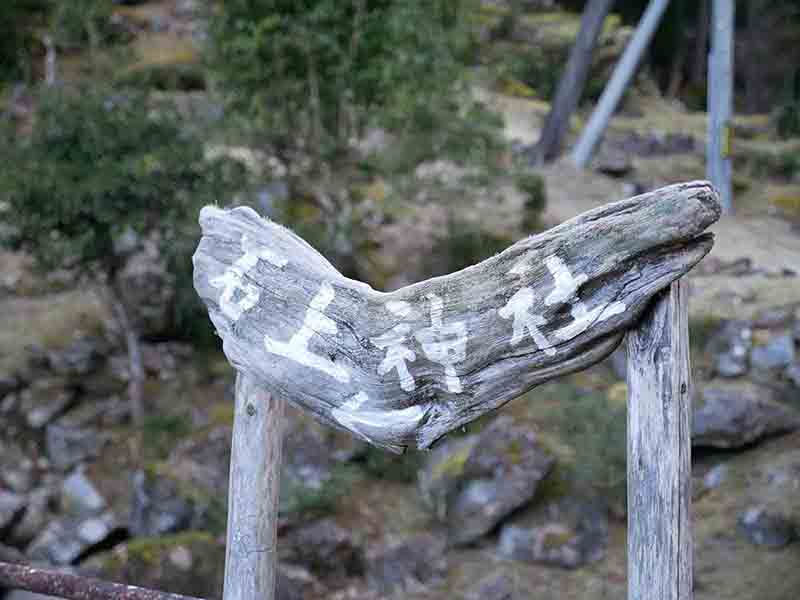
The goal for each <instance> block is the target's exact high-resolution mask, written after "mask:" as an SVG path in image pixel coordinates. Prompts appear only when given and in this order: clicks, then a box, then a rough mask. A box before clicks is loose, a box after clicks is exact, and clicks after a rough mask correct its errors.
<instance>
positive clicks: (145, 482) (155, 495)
mask: <svg viewBox="0 0 800 600" xmlns="http://www.w3.org/2000/svg"><path fill="white" fill-rule="evenodd" d="M131 487H132V493H131V496H132V498H131V517H130V522H129V524H128V529H129V531H130V533H131V535H132V536H134V537H156V536H161V535H166V534H170V533H177V532H179V531H183V530H185V529H188V528H189V527H190V526H191V524H192V518H193V517H194V507H193V506H192V503H191V502H189V501H188V500H187V499H186V498H183V497H181V495H180V494H179V493H178V489H177V486H176V485H175V483H174V482H172V481H170V480H169V479H167V478H166V477H148V476H147V475H146V474H145V473H144V472H143V471H137V472H136V473H134V474H133V478H132V482H131Z"/></svg>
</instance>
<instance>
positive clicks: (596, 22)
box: [533, 0, 614, 164]
mask: <svg viewBox="0 0 800 600" xmlns="http://www.w3.org/2000/svg"><path fill="white" fill-rule="evenodd" d="M613 4H614V0H590V1H589V2H587V3H586V7H585V8H584V9H583V16H582V17H581V28H580V30H579V31H578V37H577V38H575V43H574V44H573V46H572V50H570V53H569V60H568V61H567V66H566V67H565V68H564V73H563V74H562V75H561V79H560V80H559V82H558V90H557V91H556V95H555V98H553V101H552V104H551V106H550V112H549V113H547V120H546V121H545V122H544V127H543V128H542V135H541V136H540V137H539V142H538V143H537V144H536V148H535V150H534V156H533V162H534V163H537V164H541V163H544V162H546V161H550V160H554V159H556V158H558V155H559V154H561V144H562V143H563V141H564V136H565V135H566V134H567V131H568V130H569V120H570V117H571V116H572V113H574V112H575V109H576V108H577V106H578V102H580V99H581V95H583V89H584V87H586V79H587V77H588V74H589V67H591V65H592V54H593V53H594V49H595V46H596V45H597V39H598V38H599V37H600V33H601V32H602V31H603V23H605V20H606V16H608V12H609V11H610V10H611V7H612V6H613Z"/></svg>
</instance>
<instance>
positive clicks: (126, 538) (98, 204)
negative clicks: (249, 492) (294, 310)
mask: <svg viewBox="0 0 800 600" xmlns="http://www.w3.org/2000/svg"><path fill="white" fill-rule="evenodd" d="M586 4H587V2H584V1H580V0H559V1H557V0H348V1H341V0H298V1H291V0H220V1H211V0H208V1H202V0H4V1H3V2H1V3H0V245H1V246H2V250H1V251H0V314H3V317H2V318H1V319H0V420H2V422H3V425H4V427H3V428H2V432H0V559H3V558H4V557H7V556H17V557H18V556H19V554H15V553H20V552H21V553H23V554H24V556H26V557H27V558H33V559H37V560H43V561H49V562H51V563H55V564H59V565H74V566H76V567H78V568H80V569H81V570H83V571H86V572H92V573H96V574H100V575H102V576H104V577H111V578H118V579H123V580H126V581H130V582H131V583H137V584H140V585H151V586H154V587H158V588H160V589H166V590H174V591H178V592H182V593H189V594H196V595H202V596H206V597H213V596H216V595H218V588H219V581H220V576H221V571H220V567H221V564H222V558H221V557H222V556H223V554H221V553H222V552H223V550H224V549H223V548H222V545H221V536H222V534H223V532H224V525H225V501H224V498H226V497H227V496H226V493H225V489H226V485H227V460H228V456H229V435H230V424H231V419H232V409H231V396H230V395H231V381H232V372H231V369H230V367H229V366H228V365H227V363H226V361H225V360H224V357H222V355H221V352H220V348H219V344H218V338H217V337H216V336H215V334H214V332H213V330H212V328H211V324H210V323H209V322H208V319H207V317H206V313H205V310H204V308H203V307H202V306H201V305H200V303H199V301H198V299H197V298H196V294H195V293H194V290H193V287H192V284H191V274H192V273H191V254H192V252H193V250H194V247H195V245H196V243H197V240H198V237H199V228H198V225H197V214H198V211H199V209H200V208H201V207H202V206H203V205H205V204H209V203H216V204H218V205H221V206H228V205H234V204H248V205H251V206H253V207H255V208H256V209H257V210H258V211H259V212H260V213H261V214H263V215H265V216H267V217H269V218H272V219H275V220H276V221H279V222H281V223H283V224H286V225H287V226H289V227H291V228H292V229H293V230H295V231H297V232H298V233H299V234H300V235H302V236H303V237H304V238H305V239H307V240H308V241H309V242H310V243H312V245H314V246H315V247H316V248H317V249H318V250H320V251H321V252H322V253H323V254H324V255H325V256H326V257H328V258H329V259H330V260H331V261H332V262H333V263H334V264H335V265H336V266H337V267H338V268H339V269H340V270H341V271H342V272H344V273H345V274H346V275H348V276H350V277H353V278H356V279H359V280H362V281H366V282H368V283H370V284H371V285H373V286H375V287H376V288H379V289H395V288H397V287H400V286H403V285H406V284H409V283H413V282H415V281H418V280H421V279H425V278H428V277H431V276H435V275H440V274H443V273H447V272H451V271H454V270H457V269H461V268H463V267H466V266H468V265H470V264H473V263H475V262H478V261H480V260H482V259H484V258H486V257H488V256H491V255H492V254H494V253H496V252H498V251H500V250H502V249H504V248H505V247H507V246H508V245H510V244H511V243H513V242H514V241H516V240H518V239H521V238H522V237H524V236H527V235H530V234H532V233H536V232H538V231H541V230H543V229H544V228H546V227H549V226H552V225H555V224H557V223H559V222H561V221H563V220H565V219H567V218H570V217H572V216H574V215H575V214H578V213H580V212H582V211H585V210H588V209H589V208H592V207H594V206H597V205H599V204H603V203H605V202H609V201H612V200H617V199H620V198H622V197H625V196H630V195H633V194H634V193H638V192H640V191H642V190H648V189H653V188H655V187H658V186H660V185H665V184H668V183H672V182H675V181H684V180H689V179H695V178H702V177H703V176H704V151H705V126H706V114H705V110H706V87H707V82H706V61H707V50H708V28H709V6H710V2H708V1H705V0H704V1H690V0H673V2H672V3H671V4H670V8H669V9H668V11H667V14H666V15H665V18H664V20H663V22H662V24H661V26H660V28H659V30H658V32H657V34H656V36H655V39H654V41H653V43H652V44H651V47H650V49H649V51H648V53H647V55H646V58H645V60H644V62H643V64H642V66H641V68H640V69H639V71H638V74H637V77H636V79H635V81H634V83H633V85H632V86H631V87H630V89H629V90H627V92H626V96H625V99H624V102H623V105H622V107H621V108H620V110H619V111H618V114H617V115H616V116H615V119H614V121H613V122H612V124H611V127H610V128H609V131H608V132H607V134H606V137H605V140H604V142H603V145H602V147H601V149H600V151H599V152H598V156H597V158H596V160H595V161H594V162H593V164H592V166H591V168H590V169H586V170H579V169H576V168H575V167H573V166H572V165H571V164H570V163H569V161H566V160H560V161H555V162H553V163H549V164H546V165H540V166H534V165H533V164H532V162H533V161H532V160H531V156H532V154H531V153H532V150H533V148H534V146H535V144H536V142H537V139H538V135H539V132H540V130H541V127H542V124H543V122H544V119H545V117H546V115H547V113H548V110H549V108H550V107H549V102H550V100H551V99H552V97H553V95H554V93H555V89H556V87H557V85H558V82H559V78H560V76H561V74H562V71H563V68H564V65H565V63H566V60H567V56H568V55H569V52H570V49H571V47H572V44H573V43H574V41H575V37H576V35H577V33H578V29H579V24H580V17H581V11H582V10H583V9H584V8H585V6H586ZM646 5H647V2H646V1H645V0H618V1H617V2H615V3H614V4H613V10H612V13H611V14H610V15H609V16H608V17H607V18H606V20H605V24H604V26H603V30H602V33H601V34H600V38H599V41H598V45H597V49H596V52H595V53H594V57H593V60H592V64H591V68H590V71H589V79H588V82H587V86H586V89H585V91H584V94H583V96H582V98H581V102H580V105H579V110H578V113H577V114H576V115H575V116H574V117H573V119H572V121H571V128H570V133H569V135H568V143H569V142H571V141H573V140H574V139H575V136H576V134H577V133H578V132H579V131H580V129H581V127H582V125H583V124H584V123H585V121H586V119H587V117H588V115H589V113H590V111H591V109H592V106H593V104H594V102H595V101H596V100H597V98H598V97H599V95H600V94H601V92H602V90H603V87H604V86H605V84H606V82H607V81H608V78H609V76H610V73H611V71H612V69H613V67H614V65H615V63H616V61H617V60H618V59H619V56H620V54H621V52H622V51H623V50H624V48H625V45H626V43H627V41H628V40H629V39H630V36H631V34H632V28H633V27H634V26H635V24H636V22H637V21H638V19H639V17H640V16H641V14H642V12H643V10H644V9H645V7H646ZM735 107H736V118H735V121H734V124H733V130H734V144H733V158H734V164H735V176H734V186H735V190H736V199H735V206H736V208H737V214H736V216H735V217H731V218H729V219H726V220H724V221H723V222H722V223H721V224H720V225H719V227H718V229H717V245H716V247H715V250H714V253H713V254H712V255H711V256H710V257H709V258H708V259H707V260H706V261H704V262H703V264H702V265H701V266H700V267H698V269H696V271H695V272H693V273H692V276H691V281H692V286H693V287H692V289H693V296H692V311H693V312H692V331H693V356H694V357H695V377H696V379H697V382H698V384H697V389H698V391H697V394H696V395H697V398H696V412H695V431H694V432H693V439H694V443H695V447H696V459H695V469H694V471H695V472H694V480H695V481H694V483H695V488H696V489H695V497H696V500H697V502H698V504H697V506H698V508H697V515H698V516H697V520H698V524H697V526H696V535H697V541H696V548H698V549H699V550H698V551H697V552H696V557H697V560H698V570H697V573H698V574H697V578H698V585H697V594H698V597H700V598H709V599H710V598H717V597H726V598H742V599H743V600H744V599H745V598H752V597H759V598H767V599H774V600H790V599H793V598H795V595H796V590H797V589H798V587H797V586H800V580H798V578H797V573H798V572H800V571H798V570H797V568H796V567H797V566H798V565H800V555H798V550H797V548H798V547H799V546H800V544H798V543H797V541H796V540H797V539H798V538H800V504H798V502H797V494H796V489H797V488H796V487H795V488H792V487H791V486H792V485H800V483H798V479H797V473H800V467H799V466H798V465H800V463H798V460H800V459H798V455H797V448H798V442H800V439H799V438H798V437H797V434H796V433H795V434H790V435H786V436H783V437H773V436H775V435H777V434H781V433H786V432H787V431H793V430H794V429H796V427H797V426H798V424H800V420H798V418H797V412H798V409H800V397H798V394H799V392H798V390H800V358H798V357H800V349H799V348H798V344H799V343H800V284H798V279H797V276H798V274H800V242H799V241H798V237H800V236H799V234H798V227H800V6H798V4H797V2H796V0H750V1H747V2H744V1H740V2H738V3H737V22H736V71H735ZM623 380H624V356H623V355H621V353H619V352H618V353H616V354H615V356H614V359H613V360H608V361H605V362H604V363H602V364H600V365H598V366H597V367H594V368H592V369H590V370H589V371H587V372H585V373H580V374H576V375H574V376H571V377H569V378H566V379H565V380H563V381H561V382H558V383H553V384H548V385H546V386H542V387H541V388H537V389H535V390H533V391H531V392H530V393H528V394H526V395H525V396H524V398H522V399H519V400H517V401H515V402H512V403H510V404H509V406H508V407H505V408H504V409H503V410H502V417H500V418H497V415H490V416H488V417H487V418H485V419H482V420H481V421H479V422H477V423H474V424H471V425H470V426H469V427H468V428H466V429H465V431H463V432H458V433H456V434H454V435H452V436H450V439H448V440H446V441H445V442H444V443H443V444H442V445H441V447H440V448H437V449H436V450H434V452H432V453H418V452H408V453H406V455H404V456H402V457H395V456H389V455H386V454H384V453H382V452H380V451H377V450H374V449H370V448H367V447H365V446H364V445H363V444H361V443H359V442H357V441H355V440H352V439H351V438H350V437H349V436H347V435H343V434H341V433H340V432H334V431H330V430H328V429H326V428H323V427H322V426H320V425H319V424H317V423H315V422H313V421H312V420H311V419H308V418H307V417H305V416H304V415H302V414H300V413H298V412H292V413H291V414H290V416H289V418H288V421H289V425H288V428H289V433H288V434H287V439H286V450H285V456H286V461H285V462H286V464H285V467H284V475H283V494H282V499H281V517H282V522H281V541H280V548H281V553H282V554H281V560H282V564H284V566H286V565H290V566H287V567H286V568H285V569H283V570H282V574H281V584H280V585H281V586H283V587H281V590H282V591H281V592H280V594H281V595H280V596H279V597H281V598H287V599H288V598H292V599H294V598H333V597H337V598H346V597H353V598H381V597H386V596H387V595H390V594H392V593H396V594H405V596H404V597H408V598H420V599H422V598H453V597H464V598H494V597H496V598H523V597H532V596H533V595H536V597H542V598H595V597H596V598H602V597H619V594H620V593H621V592H620V590H622V589H623V588H624V582H625V572H624V564H625V563H624V558H625V557H624V543H623V542H624V527H625V511H626V506H625V503H626V501H625V468H626V465H625V411H626V407H625V402H626V400H625V398H626V388H625V383H624V381H623ZM132 384H135V385H132ZM129 396H130V398H131V399H135V401H133V400H131V402H129V401H128V397H129ZM720 399H722V400H720ZM531 436H534V438H535V440H536V441H535V443H533V444H532V443H531V441H530V440H531V439H532V438H531ZM481 449H483V450H481ZM480 451H483V452H495V453H496V454H497V455H498V459H497V461H498V464H502V465H503V469H505V470H504V471H503V474H502V476H498V475H491V474H487V473H483V472H480V473H478V472H475V470H474V469H472V467H471V464H472V463H471V461H472V460H473V458H474V456H475V453H477V452H480ZM540 455H547V456H548V457H551V458H552V462H553V466H552V469H551V470H550V471H548V473H547V474H546V476H544V477H543V479H542V480H541V481H539V480H536V481H535V482H534V483H533V484H532V486H533V488H534V489H535V494H534V493H533V492H532V493H531V494H530V495H529V496H526V497H510V496H509V494H511V493H512V492H510V491H509V489H508V488H506V487H504V485H505V484H504V482H507V481H512V482H516V479H515V478H520V479H521V480H523V481H528V480H527V479H526V478H530V477H533V475H532V474H531V470H530V469H528V465H529V461H533V462H535V461H536V460H538V458H537V457H539V456H540ZM471 469H472V470H471ZM770 473H771V474H772V475H774V477H772V475H770ZM770 477H772V478H771V479H770ZM760 478H761V479H760ZM781 478H783V479H781ZM762 479H763V481H768V482H769V483H768V484H766V483H763V481H762ZM528 483H530V482H528ZM481 486H483V487H481ZM478 488H480V489H484V490H485V489H491V493H492V494H494V496H492V498H494V501H495V502H496V505H499V506H502V507H504V508H503V510H504V512H503V514H502V515H501V516H500V517H497V518H495V517H492V516H490V515H489V514H488V512H489V511H488V510H486V509H485V507H483V508H481V507H478V508H476V507H474V506H473V505H470V504H469V502H470V498H472V497H473V496H470V494H473V493H474V490H475V489H478ZM515 489H516V488H515ZM87 490H89V491H87ZM787 490H790V491H791V490H794V492H792V493H793V494H794V496H792V493H790V492H789V491H787ZM93 494H94V495H93ZM97 498H100V500H99V501H98V500H97ZM93 502H94V504H93ZM489 504H490V503H489V502H488V501H487V503H486V505H487V506H488V505H489ZM762 509H763V510H762ZM754 510H755V511H756V512H753V511H754ZM759 510H762V512H758V511H759ZM501 512H502V511H501ZM481 519H484V521H485V526H486V531H485V532H484V533H482V534H480V535H477V536H475V537H474V538H471V539H469V540H468V541H466V542H464V539H465V538H464V537H463V536H464V535H466V534H465V533H464V532H465V531H467V530H468V529H469V527H467V525H471V524H473V523H474V522H476V521H480V520H481ZM493 519H494V520H493ZM89 520H91V521H92V523H93V526H97V527H95V529H94V530H93V531H94V533H95V534H96V535H95V537H90V538H87V539H84V538H81V535H83V534H82V533H81V531H84V530H82V529H81V527H82V526H83V525H85V523H86V522H87V521H89ZM98 524H102V527H100V526H99V525H98ZM100 530H102V531H100ZM76 540H78V541H76ZM448 543H452V544H453V546H447V544H448ZM531 548H533V549H534V550H531ZM187 557H188V558H187ZM442 558H446V561H447V564H442V562H441V559H442ZM601 559H602V560H601ZM448 565H449V566H448ZM761 580H764V581H767V582H768V584H766V585H765V584H763V583H761V584H759V583H758V582H759V581H761ZM775 582H780V583H779V584H776V583H775ZM793 586H794V587H793ZM452 590H455V591H452ZM487 590H488V591H487ZM492 590H494V591H492ZM498 590H499V591H498ZM753 590H757V592H754V591H753ZM0 593H2V590H0ZM336 594H338V595H336ZM348 594H349V595H348ZM493 594H494V595H493ZM504 594H505V595H504Z"/></svg>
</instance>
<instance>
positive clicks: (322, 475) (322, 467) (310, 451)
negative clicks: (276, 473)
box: [280, 407, 364, 519]
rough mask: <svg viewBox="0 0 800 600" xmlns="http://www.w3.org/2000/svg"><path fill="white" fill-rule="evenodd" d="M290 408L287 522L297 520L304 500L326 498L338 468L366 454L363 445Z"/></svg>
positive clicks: (283, 506)
mask: <svg viewBox="0 0 800 600" xmlns="http://www.w3.org/2000/svg"><path fill="white" fill-rule="evenodd" d="M287 408H288V410H287V413H286V434H285V438H284V442H283V457H284V460H283V465H282V468H281V490H282V491H281V498H280V512H281V515H282V517H284V518H286V519H295V518H297V517H298V516H300V515H298V514H297V513H298V509H301V508H302V505H303V504H304V498H306V497H310V496H320V495H321V494H322V495H324V494H325V493H326V489H331V488H332V487H335V485H336V476H335V467H336V466H337V464H339V463H341V462H346V461H348V460H352V459H353V458H355V457H357V456H359V455H360V454H363V451H364V444H363V443H362V442H360V441H358V440H356V439H355V438H354V437H353V436H352V435H350V434H349V433H346V432H341V431H336V430H333V429H331V428H330V427H326V426H324V425H321V424H320V423H319V422H317V421H316V420H315V419H313V418H312V417H310V416H309V415H307V414H304V413H303V412H301V411H300V410H298V409H294V408H291V407H287Z"/></svg>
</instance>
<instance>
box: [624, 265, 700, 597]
mask: <svg viewBox="0 0 800 600" xmlns="http://www.w3.org/2000/svg"><path fill="white" fill-rule="evenodd" d="M687 292H688V285H687V282H686V281H685V280H682V281H676V282H675V283H673V284H672V285H671V286H670V290H669V291H667V292H664V293H663V294H661V295H660V297H659V298H658V299H657V300H656V301H655V302H654V304H653V306H652V308H650V309H648V310H647V311H646V312H645V314H644V316H643V318H642V320H641V321H640V322H639V325H638V326H637V327H636V328H634V329H632V330H631V331H630V332H629V333H628V600H691V598H692V535H691V527H690V514H689V511H690V508H691V480H692V474H691V449H692V443H691V409H692V402H691V396H692V394H691V376H690V370H689V328H688V294H687Z"/></svg>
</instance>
